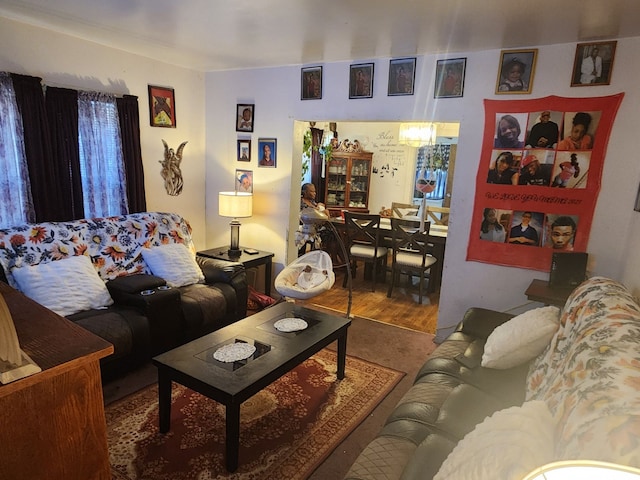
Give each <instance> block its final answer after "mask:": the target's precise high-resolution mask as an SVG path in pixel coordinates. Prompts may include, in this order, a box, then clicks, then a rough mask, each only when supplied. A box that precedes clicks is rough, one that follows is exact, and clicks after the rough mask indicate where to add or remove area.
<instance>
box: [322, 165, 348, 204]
mask: <svg viewBox="0 0 640 480" xmlns="http://www.w3.org/2000/svg"><path fill="white" fill-rule="evenodd" d="M346 198H347V161H346V159H344V158H332V159H331V160H330V161H329V164H328V166H327V195H326V198H325V204H326V206H327V207H344V206H345V202H346Z"/></svg>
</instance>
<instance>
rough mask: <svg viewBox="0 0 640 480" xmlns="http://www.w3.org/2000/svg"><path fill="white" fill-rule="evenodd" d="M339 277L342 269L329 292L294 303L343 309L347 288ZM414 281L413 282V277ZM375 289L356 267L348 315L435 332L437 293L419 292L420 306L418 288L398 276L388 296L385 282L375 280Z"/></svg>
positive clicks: (345, 306)
mask: <svg viewBox="0 0 640 480" xmlns="http://www.w3.org/2000/svg"><path fill="white" fill-rule="evenodd" d="M343 276H344V274H343V273H342V271H340V270H337V271H336V281H335V284H334V285H333V287H332V288H331V289H330V290H329V291H327V292H325V293H322V294H320V295H318V296H316V297H313V298H310V299H308V300H296V302H300V303H306V304H312V305H319V306H321V307H324V308H329V309H331V310H336V311H339V312H343V313H344V312H346V311H347V304H348V297H349V293H348V292H349V291H348V289H347V288H342V280H343ZM390 279H391V275H390V274H387V282H389V281H391V280H390ZM414 281H415V282H417V279H416V280H414ZM375 288H376V290H375V292H372V291H371V281H370V280H363V278H362V269H359V270H358V272H357V275H356V278H355V279H354V281H353V301H352V305H351V314H352V315H355V316H358V317H365V318H368V319H373V320H377V321H379V322H384V323H388V324H391V325H396V326H400V327H404V328H409V329H411V330H417V331H419V332H425V333H431V334H435V333H436V326H437V323H438V300H439V298H440V294H439V293H432V294H425V295H423V297H422V305H420V304H419V303H418V287H417V286H415V287H410V288H408V286H407V277H406V276H401V284H400V286H394V288H393V294H392V296H391V298H387V289H388V283H382V282H381V281H378V282H376V287H375Z"/></svg>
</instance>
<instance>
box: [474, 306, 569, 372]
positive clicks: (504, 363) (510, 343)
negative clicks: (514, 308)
mask: <svg viewBox="0 0 640 480" xmlns="http://www.w3.org/2000/svg"><path fill="white" fill-rule="evenodd" d="M559 325H560V309H559V308H558V307H551V306H549V307H541V308H534V309H533V310H529V311H526V312H524V313H523V314H521V315H518V316H516V317H513V318H512V319H511V320H509V321H508V322H505V323H503V324H502V325H500V326H498V327H496V329H495V330H494V331H493V332H491V335H489V338H487V341H486V343H485V346H484V353H483V355H482V366H483V367H487V368H496V369H506V368H512V367H516V366H518V365H521V364H523V363H525V362H528V361H529V360H532V359H534V358H535V357H537V356H538V355H540V353H542V351H543V350H544V348H545V347H546V346H547V345H548V344H549V342H550V341H551V338H553V335H554V334H555V333H556V331H557V330H558V327H559Z"/></svg>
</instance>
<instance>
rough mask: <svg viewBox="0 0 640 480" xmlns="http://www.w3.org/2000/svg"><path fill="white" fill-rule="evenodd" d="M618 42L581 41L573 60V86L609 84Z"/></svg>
mask: <svg viewBox="0 0 640 480" xmlns="http://www.w3.org/2000/svg"><path fill="white" fill-rule="evenodd" d="M617 43H618V42H615V41H614V42H592V43H579V44H578V46H577V47H576V58H575V60H574V62H573V77H572V78H571V86H572V87H593V86H595V85H609V83H611V71H612V70H613V59H614V57H615V53H616V45H617Z"/></svg>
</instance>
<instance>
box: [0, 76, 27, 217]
mask: <svg viewBox="0 0 640 480" xmlns="http://www.w3.org/2000/svg"><path fill="white" fill-rule="evenodd" d="M34 220H35V212H34V208H33V200H32V198H31V187H30V184H29V169H28V167H27V159H26V156H25V152H24V133H23V128H22V118H21V117H20V112H19V111H18V106H17V104H16V99H15V92H14V90H13V82H12V80H11V76H10V75H9V74H8V73H6V72H0V227H7V226H11V225H21V224H24V223H29V222H33V221H34Z"/></svg>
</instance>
